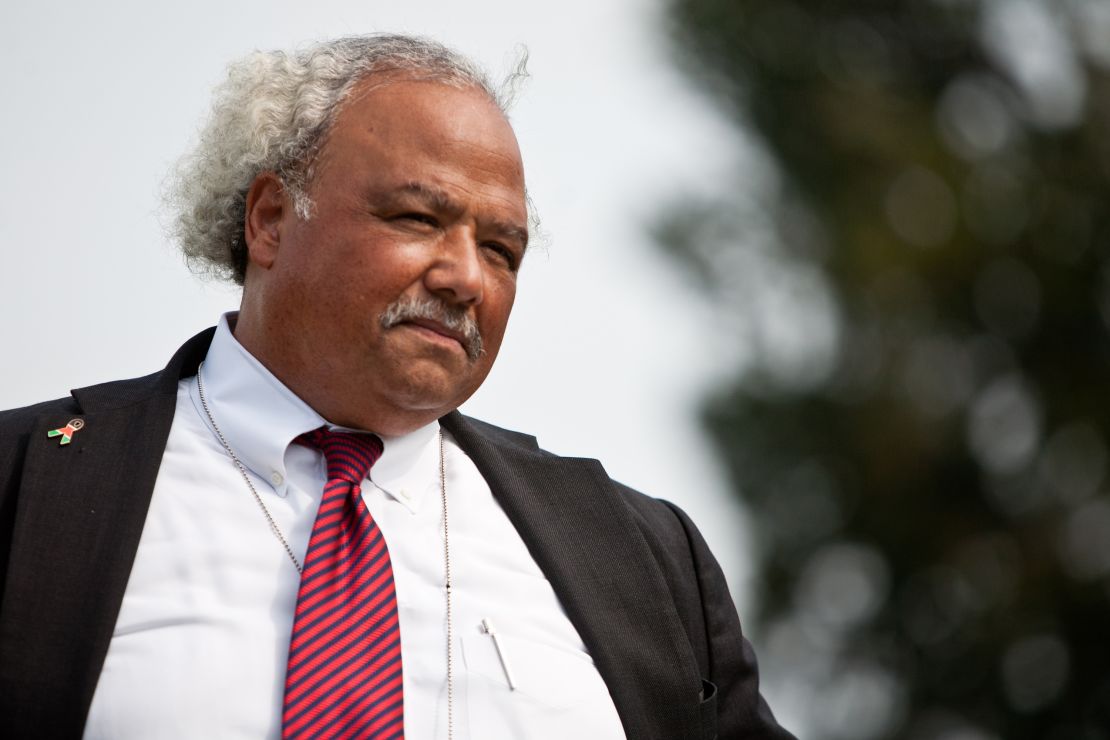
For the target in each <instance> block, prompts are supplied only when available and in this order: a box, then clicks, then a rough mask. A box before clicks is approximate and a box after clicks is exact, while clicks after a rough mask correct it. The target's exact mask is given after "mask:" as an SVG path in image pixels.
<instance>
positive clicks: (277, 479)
mask: <svg viewBox="0 0 1110 740" xmlns="http://www.w3.org/2000/svg"><path fill="white" fill-rule="evenodd" d="M270 482H271V483H273V484H274V485H275V486H280V485H281V484H282V483H284V482H285V477H284V476H283V475H282V474H281V473H279V472H278V471H276V470H275V471H274V472H272V473H270Z"/></svg>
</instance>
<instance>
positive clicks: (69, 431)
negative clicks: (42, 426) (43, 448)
mask: <svg viewBox="0 0 1110 740" xmlns="http://www.w3.org/2000/svg"><path fill="white" fill-rule="evenodd" d="M83 426H85V421H84V420H83V419H70V420H69V421H68V422H66V425H65V426H64V427H58V428H57V429H51V430H50V431H49V432H47V433H46V436H47V437H61V438H62V440H61V441H60V442H59V443H58V444H60V445H67V444H69V443H70V442H72V441H73V435H74V434H76V433H77V432H78V431H79V430H80V429H81V427H83Z"/></svg>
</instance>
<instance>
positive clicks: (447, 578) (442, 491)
mask: <svg viewBox="0 0 1110 740" xmlns="http://www.w3.org/2000/svg"><path fill="white" fill-rule="evenodd" d="M203 370H204V363H203V362H202V363H200V366H199V367H198V368H197V394H198V395H199V396H200V405H201V406H202V407H203V408H204V414H205V416H207V417H208V421H209V423H211V424H212V430H213V431H215V432H216V438H217V439H219V440H220V444H221V445H223V448H224V451H225V452H227V456H228V457H229V458H231V461H232V462H233V463H235V467H236V468H237V469H238V470H239V475H241V476H242V477H243V482H244V483H246V484H247V488H249V489H250V492H251V495H252V496H254V500H255V501H256V502H257V503H258V506H259V508H261V509H262V514H263V515H264V516H265V517H266V521H267V522H268V523H269V524H270V531H271V532H273V533H274V536H275V537H277V539H278V542H280V543H281V546H282V547H283V548H285V553H286V554H287V555H288V556H289V559H290V560H292V561H293V567H295V568H296V569H297V573H302V572H303V568H302V567H301V562H300V561H299V560H297V556H296V555H294V554H293V548H291V547H290V546H289V542H288V540H286V539H285V535H283V534H282V532H281V528H280V527H278V525H277V522H276V521H274V517H273V516H271V515H270V510H269V509H268V508H267V507H266V503H265V502H264V501H263V500H262V497H261V496H259V495H258V491H257V490H256V489H255V487H254V484H253V483H251V479H250V476H249V475H248V474H247V468H246V466H245V465H243V463H242V462H241V461H240V460H239V456H238V455H236V454H235V451H234V450H232V449H231V445H230V444H228V442H227V439H225V438H224V435H223V432H221V431H220V427H219V426H218V425H217V424H216V419H215V417H213V416H212V410H211V409H210V408H208V399H207V398H206V397H205V395H204V384H203V383H202V382H201V379H200V376H201V372H202V371H203ZM438 434H439V498H440V502H441V503H442V506H443V570H444V586H445V588H444V591H445V594H446V595H445V597H444V598H445V599H446V602H447V738H448V740H453V738H454V736H455V735H454V729H455V722H454V708H455V693H454V691H455V681H454V660H453V655H452V652H453V651H452V649H451V646H452V640H453V630H452V621H451V544H450V541H449V539H448V535H449V532H450V528H449V527H448V526H447V463H446V457H447V456H446V455H445V454H444V444H443V430H442V429H440V430H438Z"/></svg>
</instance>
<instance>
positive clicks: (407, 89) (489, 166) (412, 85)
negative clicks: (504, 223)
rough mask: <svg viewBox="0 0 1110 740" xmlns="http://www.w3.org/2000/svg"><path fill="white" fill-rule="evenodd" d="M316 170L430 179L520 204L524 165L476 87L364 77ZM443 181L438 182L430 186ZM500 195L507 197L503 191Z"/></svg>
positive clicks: (496, 111) (506, 128) (508, 131)
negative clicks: (488, 190)
mask: <svg viewBox="0 0 1110 740" xmlns="http://www.w3.org/2000/svg"><path fill="white" fill-rule="evenodd" d="M316 164H317V166H316V167H315V168H314V169H316V171H317V173H319V172H321V171H322V170H323V169H327V168H334V167H337V166H338V167H344V166H347V167H365V168H372V169H373V173H374V174H375V175H377V176H380V177H381V178H389V177H397V178H399V179H401V180H404V181H405V182H411V181H413V179H421V178H426V177H430V178H432V180H433V183H431V184H436V185H441V186H445V187H451V186H452V185H453V184H456V183H453V182H452V180H458V179H459V178H462V179H464V180H470V181H472V182H469V183H465V185H466V186H467V187H473V186H485V187H494V188H500V189H504V190H507V191H514V192H515V193H516V195H518V196H519V200H520V201H521V205H522V206H523V202H524V167H523V163H522V162H521V157H520V149H519V147H518V145H517V141H516V136H515V134H514V133H513V130H512V127H511V126H510V125H509V122H508V120H507V119H506V118H505V115H504V113H503V112H502V111H501V109H500V108H499V107H498V106H497V104H496V103H495V102H494V101H493V100H491V99H490V97H489V95H488V94H487V93H486V92H485V91H484V90H482V89H480V88H477V87H472V86H465V87H455V86H452V85H448V84H444V83H440V82H432V81H425V80H409V79H390V78H385V79H382V78H380V77H376V78H371V79H367V80H364V81H363V82H362V83H360V84H359V85H357V86H356V87H355V89H354V90H353V91H352V93H351V95H350V97H349V98H348V100H347V101H346V103H345V104H344V105H343V106H342V108H341V109H340V110H339V112H338V114H337V115H336V119H335V122H334V123H333V126H332V129H331V131H330V132H329V134H328V137H327V140H326V141H325V143H324V145H323V147H322V148H321V151H320V153H319V156H318V161H317V163H316ZM438 179H443V180H444V182H435V180H438ZM503 195H505V194H503Z"/></svg>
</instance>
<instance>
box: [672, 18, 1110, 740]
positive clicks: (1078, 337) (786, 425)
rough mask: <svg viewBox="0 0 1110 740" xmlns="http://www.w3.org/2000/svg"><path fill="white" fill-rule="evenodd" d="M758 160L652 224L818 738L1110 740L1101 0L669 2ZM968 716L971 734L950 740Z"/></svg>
mask: <svg viewBox="0 0 1110 740" xmlns="http://www.w3.org/2000/svg"><path fill="white" fill-rule="evenodd" d="M670 19H671V22H672V26H671V30H672V34H673V37H674V40H675V48H676V51H677V55H678V59H679V63H680V64H681V65H682V67H683V68H684V70H685V71H686V72H687V74H688V75H689V77H690V79H692V80H693V81H695V82H696V83H697V84H699V85H700V86H702V87H703V89H704V90H705V91H706V93H707V95H709V96H710V97H711V98H712V99H713V100H714V102H715V103H716V104H717V105H718V106H719V108H720V110H721V111H722V112H723V113H724V114H725V115H727V116H729V117H730V118H731V119H732V120H733V121H734V122H735V124H736V127H737V133H738V140H740V139H742V138H745V137H746V138H751V137H752V136H754V137H755V139H756V140H757V141H758V142H759V143H760V144H761V145H762V147H763V150H764V158H765V159H766V161H767V163H768V165H767V166H766V167H765V168H764V169H762V170H758V171H754V172H753V171H752V170H750V169H746V170H744V171H738V172H737V174H736V183H737V184H736V187H735V189H734V192H730V193H725V194H722V195H721V196H720V197H719V199H718V200H715V201H713V202H696V201H695V202H684V203H678V204H676V205H675V206H674V208H673V210H672V214H671V215H670V217H668V218H667V219H666V220H665V221H664V222H663V223H661V224H659V225H658V229H657V234H658V238H659V241H660V243H661V244H662V245H663V246H664V247H665V248H666V249H667V250H669V251H671V252H672V253H674V254H675V255H676V256H677V257H678V258H679V259H680V260H681V261H683V262H684V263H685V264H687V265H688V266H689V267H690V268H691V270H692V274H694V275H695V276H697V279H698V280H700V281H701V283H702V284H703V285H704V286H705V288H706V291H707V293H708V294H709V295H710V296H711V297H712V299H713V300H715V301H716V302H717V303H718V304H719V306H720V307H721V310H722V311H723V312H726V313H727V314H729V315H730V316H731V319H732V321H733V325H734V326H735V327H736V328H737V343H738V344H739V345H740V347H741V349H743V350H746V351H742V352H740V356H741V359H742V367H739V368H738V369H737V372H736V374H735V378H734V381H733V382H732V383H731V384H729V385H728V387H725V388H721V389H719V390H718V391H717V392H715V393H714V395H713V397H712V398H710V399H709V400H707V402H706V407H705V418H706V422H707V424H708V427H709V429H710V430H711V433H712V435H713V438H714V439H715V441H716V443H717V444H718V445H719V448H720V453H721V455H722V457H723V459H724V460H725V461H726V464H727V465H728V467H729V471H730V473H731V475H732V479H733V481H734V483H735V486H736V490H737V491H738V492H739V495H741V496H742V497H743V499H744V501H745V502H746V504H747V506H748V507H749V509H750V511H751V512H752V516H753V517H754V523H755V527H754V531H755V533H756V536H757V538H758V543H757V554H758V556H759V558H760V576H761V579H760V580H761V583H760V605H761V611H760V613H759V614H758V615H756V618H755V621H754V622H753V624H754V626H755V627H756V628H757V630H756V631H757V632H758V634H759V635H760V638H761V639H760V648H761V652H762V654H763V655H762V657H763V664H764V668H765V671H766V672H767V676H768V679H769V683H770V689H771V694H772V697H775V696H777V697H779V698H780V701H781V703H782V705H783V706H784V707H786V708H788V709H789V710H790V711H791V712H792V713H793V714H795V715H796V716H799V717H800V718H801V720H802V721H803V722H806V723H807V724H808V727H807V728H800V727H799V728H797V729H798V730H799V731H800V733H801V734H802V735H803V736H806V737H810V738H814V739H815V740H819V739H820V738H864V739H866V738H914V739H917V738H922V739H923V738H955V737H957V736H958V737H960V738H1007V739H1009V738H1029V739H1030V740H1032V739H1033V738H1037V739H1038V740H1039V739H1040V738H1060V739H1061V740H1062V739H1063V738H1110V650H1108V649H1107V648H1106V647H1105V646H1104V645H1105V642H1106V641H1105V639H1104V638H1103V632H1105V630H1106V628H1107V625H1110V620H1108V617H1110V609H1108V608H1107V607H1108V599H1110V494H1108V485H1110V484H1108V480H1107V476H1106V473H1107V469H1108V460H1110V455H1108V452H1107V441H1106V440H1107V434H1108V433H1110V382H1108V381H1110V332H1108V326H1110V262H1108V261H1107V258H1108V256H1110V255H1108V253H1107V252H1108V246H1110V243H1108V240H1110V209H1108V207H1107V204H1110V135H1108V133H1110V6H1108V5H1107V3H1105V2H1102V1H1101V0H1087V1H1086V2H1084V1H1082V0H1076V1H1073V2H1067V3H1064V2H1061V3H1048V2H1045V3H1039V2H1035V1H1034V0H1028V1H1025V0H1013V1H1012V2H983V1H980V0H948V1H941V0H934V1H931V2H930V1H928V0H891V1H888V2H878V1H877V0H871V1H867V0H842V1H840V2H835V3H833V2H818V1H817V0H813V1H811V2H794V3H792V2H781V1H778V0H672V2H671V7H670ZM961 733H962V734H961Z"/></svg>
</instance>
